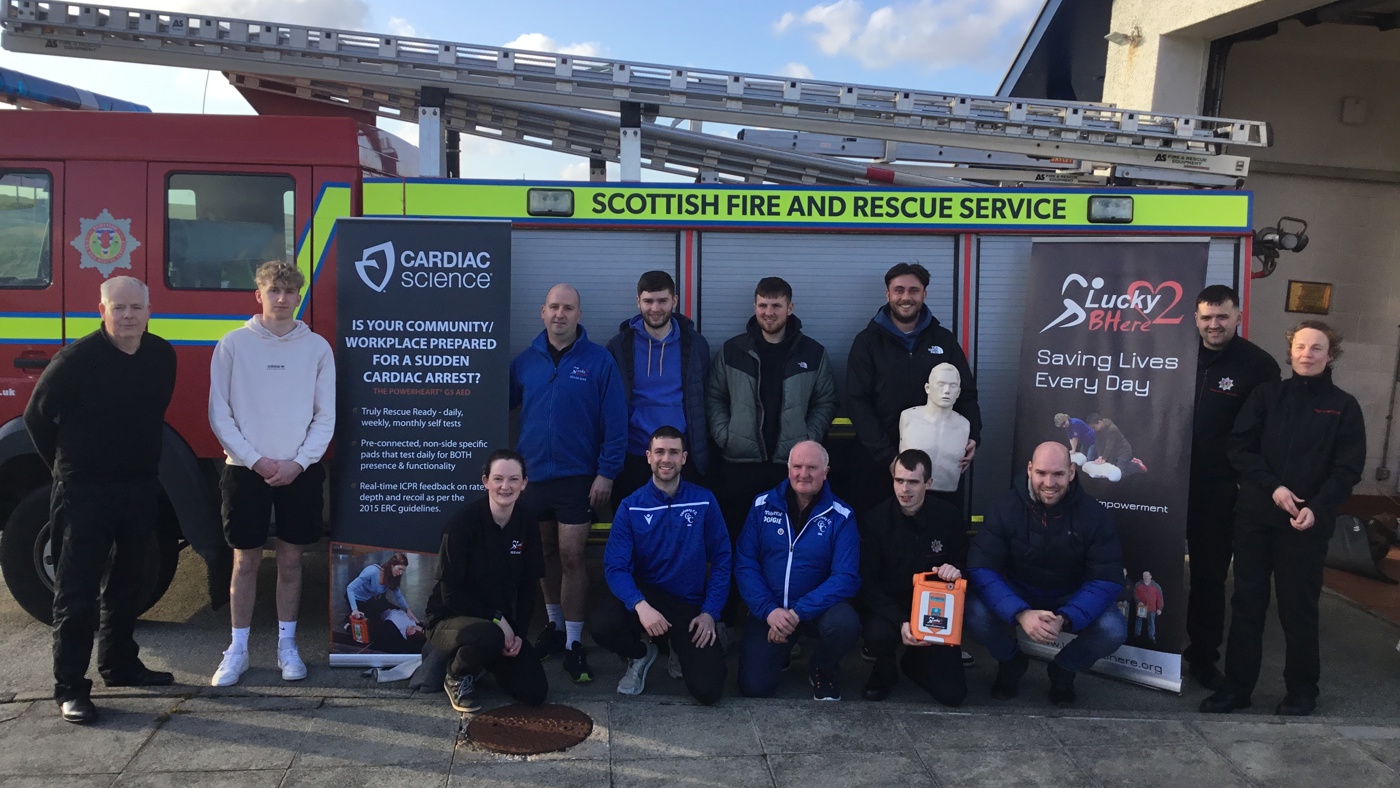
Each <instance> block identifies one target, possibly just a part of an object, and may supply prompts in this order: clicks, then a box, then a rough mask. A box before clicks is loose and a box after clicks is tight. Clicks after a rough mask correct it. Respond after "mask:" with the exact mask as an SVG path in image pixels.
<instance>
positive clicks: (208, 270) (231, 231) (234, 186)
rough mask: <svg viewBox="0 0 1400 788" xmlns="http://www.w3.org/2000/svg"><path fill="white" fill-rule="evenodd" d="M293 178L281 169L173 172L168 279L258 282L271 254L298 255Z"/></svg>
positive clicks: (186, 284)
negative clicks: (262, 172)
mask: <svg viewBox="0 0 1400 788" xmlns="http://www.w3.org/2000/svg"><path fill="white" fill-rule="evenodd" d="M295 187H296V184H295V182H294V181H293V180H292V179H291V178H290V177H288V176H283V175H214V174H208V173H189V174H179V175H171V176H170V178H169V179H168V181H167V184H166V190H165V195H166V200H165V204H166V222H165V228H166V229H165V255H166V263H165V281H166V284H168V285H169V286H170V287H172V288H175V289H181V290H255V289H257V286H256V285H254V284H253V273H254V272H255V271H257V270H258V266H260V265H262V264H263V263H265V262H267V261H269V260H285V261H287V262H294V260H293V258H294V257H295V255H296V223H295V218H296V217H295V215H294V213H295V212H294V210H293V194H294V189H295Z"/></svg>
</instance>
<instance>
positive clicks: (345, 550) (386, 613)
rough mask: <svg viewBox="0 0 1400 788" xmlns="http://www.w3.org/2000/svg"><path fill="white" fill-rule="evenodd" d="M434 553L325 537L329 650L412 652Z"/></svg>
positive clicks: (423, 638) (420, 633)
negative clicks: (328, 571)
mask: <svg viewBox="0 0 1400 788" xmlns="http://www.w3.org/2000/svg"><path fill="white" fill-rule="evenodd" d="M437 560H438V559H437V554H436V553H417V552H412V551H408V550H393V549H388V548H380V547H367V546H365V545H354V544H347V543H345V542H331V604H330V620H331V654H332V659H333V660H334V655H337V654H348V655H357V656H369V655H374V654H392V655H409V656H417V655H418V654H420V653H422V651H423V646H424V645H425V644H426V643H427V633H426V631H425V630H424V626H425V624H426V616H425V615H424V614H423V607H424V606H425V605H426V604H427V602H428V594H429V593H430V592H431V591H432V590H433V583H434V579H435V578H436V577H437Z"/></svg>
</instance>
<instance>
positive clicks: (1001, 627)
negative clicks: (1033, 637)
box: [963, 593, 1128, 673]
mask: <svg viewBox="0 0 1400 788" xmlns="http://www.w3.org/2000/svg"><path fill="white" fill-rule="evenodd" d="M1068 601H1069V597H1068V596H1065V597H1060V598H1057V599H1034V600H1027V602H1028V603H1029V604H1031V605H1032V606H1034V607H1035V608H1036V609H1037V610H1055V609H1057V608H1058V607H1059V606H1060V605H1063V604H1064V603H1065V602H1068ZM963 635H964V636H971V637H972V639H974V640H976V641H977V642H978V643H981V644H982V645H983V646H985V647H986V648H987V651H989V652H991V655H992V659H995V660H996V661H997V662H1006V661H1008V660H1010V659H1011V658H1012V657H1015V656H1016V654H1017V653H1018V652H1019V651H1020V650H1021V645H1020V642H1019V640H1018V638H1019V637H1020V627H1018V626H1016V625H1015V624H1010V623H1007V622H1005V621H1003V620H1001V616H998V615H997V614H996V611H994V610H992V609H991V608H990V607H988V606H987V604H986V603H985V602H983V601H982V599H981V597H979V596H977V594H975V593H974V594H968V595H967V607H965V608H963ZM1074 636H1075V637H1074V640H1071V641H1070V642H1069V643H1068V644H1066V645H1065V647H1064V648H1062V649H1060V651H1059V653H1058V654H1056V655H1055V659H1054V662H1055V664H1057V665H1059V666H1060V667H1062V668H1064V669H1065V670H1067V671H1069V672H1071V673H1079V672H1081V671H1085V670H1088V669H1089V668H1092V667H1093V666H1094V663H1095V662H1098V661H1099V660H1101V659H1103V658H1104V657H1106V656H1108V655H1109V654H1112V653H1113V652H1115V651H1117V650H1118V647H1119V646H1122V645H1123V641H1125V640H1127V639H1128V622H1127V620H1126V619H1124V618H1123V614H1122V613H1119V612H1118V607H1117V606H1116V605H1109V606H1108V609H1107V610H1105V611H1104V612H1102V613H1100V614H1099V617H1098V618H1096V619H1094V620H1093V621H1090V622H1089V624H1088V625H1087V626H1085V627H1084V628H1083V629H1080V630H1077V631H1075V632H1074Z"/></svg>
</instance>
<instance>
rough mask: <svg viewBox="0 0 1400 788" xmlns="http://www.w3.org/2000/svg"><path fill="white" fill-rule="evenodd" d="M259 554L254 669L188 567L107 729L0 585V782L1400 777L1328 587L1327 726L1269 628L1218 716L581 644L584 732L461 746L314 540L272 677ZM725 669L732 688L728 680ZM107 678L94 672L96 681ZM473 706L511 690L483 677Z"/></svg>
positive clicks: (1095, 679)
mask: <svg viewBox="0 0 1400 788" xmlns="http://www.w3.org/2000/svg"><path fill="white" fill-rule="evenodd" d="M271 569H272V567H271V562H270V561H268V562H267V565H266V566H265V571H264V574H263V576H262V577H261V578H260V586H259V594H260V599H259V605H258V612H257V618H256V620H255V623H254V634H253V642H252V650H253V668H252V669H251V670H250V671H249V672H248V673H247V674H246V675H245V677H244V680H243V682H242V683H241V684H240V685H239V686H237V687H232V688H226V689H215V688H211V687H208V686H207V682H208V677H209V675H210V673H211V672H212V671H213V670H214V668H215V666H216V665H217V664H218V661H219V656H220V655H219V652H220V651H221V650H222V649H223V648H224V646H225V645H226V640H227V632H228V629H227V627H228V620H227V616H226V611H224V612H219V613H215V612H213V611H210V610H209V609H208V604H207V602H205V601H204V600H202V599H201V597H200V592H201V590H202V589H203V584H204V569H203V565H202V563H201V562H200V561H199V559H198V558H196V557H194V556H192V555H189V554H188V553H187V554H186V556H185V557H184V560H183V562H182V564H181V568H180V573H179V576H178V577H177V578H176V582H175V585H174V586H173V587H172V590H171V592H170V593H168V594H167V595H166V597H165V599H163V600H162V601H161V603H160V604H158V605H157V606H156V607H155V608H154V609H152V611H151V612H150V613H148V614H147V617H146V618H145V619H143V620H142V622H141V624H140V626H139V627H138V630H137V638H138V640H139V641H140V643H141V644H142V647H143V655H142V656H143V658H144V659H145V660H146V662H147V664H148V665H150V666H151V667H153V668H158V669H163V670H171V671H173V672H174V673H175V675H176V680H177V681H178V682H179V684H177V685H176V686H175V687H172V688H168V689H166V690H162V691H158V692H156V691H140V690H121V691H110V692H104V691H100V690H99V691H98V692H95V700H96V701H97V703H98V706H99V708H100V709H101V711H102V714H103V716H102V719H101V721H100V722H99V723H98V725H96V726H93V727H90V728H82V727H78V726H74V725H69V724H67V723H64V722H63V721H62V720H61V719H59V717H58V715H57V713H56V711H55V706H54V704H53V702H52V700H51V684H50V682H51V677H50V672H49V671H50V662H49V657H48V653H49V652H48V648H49V642H50V640H49V631H48V628H47V627H44V626H42V625H40V624H38V623H37V622H34V621H32V620H31V619H29V618H28V616H26V615H25V614H24V612H23V611H21V610H20V609H19V608H18V606H17V605H16V604H15V603H14V601H13V599H11V598H10V597H9V596H8V593H7V592H5V591H3V590H0V633H3V636H0V785H4V786H6V788H10V787H11V786H16V787H18V786H24V787H26V788H27V787H28V786H48V785H55V786H57V785H63V786H98V785H101V786H109V785H123V786H126V785H142V786H166V785H169V786H177V785H180V786H183V785H216V786H318V785H326V786H335V787H336V788H349V786H358V785H365V786H369V785H374V786H400V785H402V786H418V785H425V786H427V785H433V786H444V785H450V786H471V785H520V786H526V785H539V786H555V785H569V786H572V785H580V786H584V785H642V784H646V785H725V786H731V787H737V786H747V785H764V786H780V785H802V786H804V788H814V787H815V786H825V785H832V786H846V785H859V784H870V785H891V784H908V785H959V786H964V785H966V786H980V785H1016V786H1023V785H1031V786H1042V785H1043V786H1108V785H1131V786H1151V785H1159V784H1160V785H1171V786H1181V785H1192V784H1195V785H1203V786H1212V788H1213V787H1214V786H1226V785H1246V786H1248V785H1257V786H1263V785H1269V786H1304V785H1306V786H1314V785H1327V786H1353V785H1354V786H1383V785H1395V786H1400V653H1397V652H1396V650H1395V644H1396V639H1397V637H1400V631H1398V630H1397V629H1396V627H1395V626H1393V625H1391V624H1389V623H1387V622H1384V621H1382V620H1380V619H1378V618H1376V617H1374V616H1372V615H1370V614H1369V613H1366V612H1364V611H1362V610H1360V609H1358V608H1356V607H1354V606H1353V605H1351V604H1350V603H1348V602H1346V601H1344V600H1342V599H1340V598H1337V597H1335V596H1332V595H1330V594H1329V595H1326V596H1324V598H1323V610H1322V629H1323V638H1324V654H1323V685H1322V697H1321V699H1320V705H1319V708H1318V716H1315V717H1312V718H1308V719H1307V720H1305V721H1285V720H1284V719H1282V718H1278V717H1274V716H1272V715H1271V713H1270V712H1271V711H1272V709H1273V706H1274V704H1275V703H1277V701H1278V699H1279V698H1280V697H1281V696H1282V693H1283V688H1282V679H1281V676H1280V674H1281V671H1282V665H1281V657H1279V656H1278V654H1279V653H1280V652H1281V649H1282V642H1281V640H1282V636H1281V634H1280V633H1279V632H1278V631H1277V627H1276V626H1274V627H1273V628H1272V629H1271V630H1270V632H1269V635H1268V638H1269V639H1268V641H1267V644H1266V645H1267V646H1268V650H1269V653H1270V655H1271V656H1270V658H1268V659H1267V660H1266V663H1265V666H1264V679H1263V680H1262V681H1261V683H1260V687H1259V688H1258V690H1257V691H1256V693H1255V696H1254V697H1255V703H1256V705H1255V707H1254V708H1253V709H1250V710H1248V711H1245V712H1237V713H1236V714H1233V715H1229V716H1223V717H1214V716H1206V715H1201V714H1197V713H1195V712H1194V709H1195V707H1196V705H1197V704H1198V703H1199V702H1200V700H1201V698H1203V697H1205V695H1206V692H1205V691H1204V690H1202V689H1201V688H1199V687H1196V686H1195V685H1194V684H1188V685H1187V687H1186V690H1185V691H1184V693H1183V694H1182V695H1181V696H1177V695H1174V694H1171V693H1165V692H1159V691H1155V690H1150V689H1145V688H1142V687H1137V686H1130V685H1127V684H1123V683H1120V682H1117V681H1113V680H1110V679H1106V678H1102V677H1099V676H1094V675H1086V676H1083V677H1081V678H1080V680H1079V691H1080V703H1079V704H1078V707H1077V708H1075V709H1073V710H1067V711H1060V710H1056V709H1053V708H1051V707H1050V706H1048V705H1047V704H1046V703H1045V700H1044V697H1045V692H1046V690H1047V688H1048V682H1047V680H1046V678H1045V674H1044V669H1043V667H1042V666H1040V665H1033V666H1032V669H1031V672H1030V673H1029V674H1028V675H1027V677H1026V679H1025V680H1024V681H1023V683H1022V693H1021V697H1020V698H1018V699H1017V700H1015V701H1012V702H1008V703H998V702H995V701H993V700H991V699H990V697H989V696H988V693H987V687H988V684H989V683H990V681H991V676H992V673H993V666H992V665H991V663H990V660H989V659H988V658H987V657H986V655H985V654H984V653H983V652H981V651H980V650H979V649H977V648H973V649H972V651H973V653H974V654H975V655H976V656H977V657H978V658H979V659H978V663H977V665H976V666H975V667H973V668H971V669H970V671H969V683H970V685H971V695H970V697H969V698H968V702H967V704H966V705H965V706H964V707H963V708H962V709H959V710H957V711H949V710H944V709H942V708H941V707H938V706H936V705H934V704H933V703H931V702H930V701H928V700H927V698H926V697H923V696H921V695H920V694H919V693H917V691H916V690H914V689H913V688H911V687H910V686H909V685H908V683H907V682H905V683H902V684H901V685H900V686H899V688H897V690H896V692H895V694H894V695H893V696H891V698H890V700H888V701H886V702H884V703H879V704H875V703H868V702H865V701H862V700H860V699H859V690H860V687H861V685H862V684H863V683H864V680H865V676H866V673H867V671H868V666H867V665H866V664H865V663H863V662H861V661H860V660H859V658H858V657H855V656H852V657H850V658H848V659H847V661H846V664H845V666H844V668H845V670H844V674H843V678H844V683H843V687H844V690H845V694H846V700H845V701H844V702H841V703H815V702H813V701H811V700H810V696H809V694H808V691H807V687H806V683H805V681H804V680H803V676H802V672H801V670H800V668H801V667H802V666H801V663H800V662H799V664H798V668H799V670H797V671H794V672H793V673H792V674H791V675H790V676H789V677H788V678H787V679H786V680H785V682H784V685H783V688H782V691H781V693H780V697H779V698H778V699H776V700H767V701H752V700H746V699H742V698H738V697H735V693H731V695H730V697H726V698H725V699H724V700H723V701H721V703H720V704H719V705H717V706H716V707H713V708H703V707H699V706H696V705H694V704H693V703H691V702H690V701H689V698H688V697H687V696H685V694H684V689H683V688H682V686H681V683H680V682H679V681H676V680H673V679H671V678H669V677H668V676H667V675H666V672H665V667H664V664H663V663H662V662H658V663H657V665H656V667H655V668H654V669H653V671H652V673H651V676H650V679H649V682H648V689H647V694H645V695H643V696H641V697H638V698H622V697H620V696H618V695H617V694H616V693H615V692H614V686H615V684H616V681H617V678H618V677H619V676H620V675H621V672H622V665H621V663H620V662H619V661H618V660H616V659H615V658H613V657H612V656H610V655H607V654H605V653H603V652H600V651H597V650H594V651H593V652H592V655H591V659H592V662H593V665H594V668H595V670H596V671H597V672H598V674H599V678H598V680H597V681H595V682H594V683H593V684H591V685H585V686H574V685H571V684H569V683H568V681H567V678H566V677H565V676H564V674H563V671H562V670H561V669H560V668H559V666H558V662H557V661H554V662H551V663H549V677H550V681H551V701H552V702H558V703H565V704H568V705H571V706H575V707H577V708H579V709H582V710H583V711H585V712H587V713H588V714H589V715H591V716H592V718H593V720H594V723H595V728H594V732H593V735H592V736H591V737H590V738H589V740H588V741H586V742H584V743H583V744H581V745H579V746H577V747H575V748H573V749H571V750H568V751H565V752H562V753H556V754H552V755H545V756H538V757H534V758H529V759H521V758H510V757H506V756H499V755H495V754H492V753H489V752H485V751H482V750H479V749H477V748H476V747H475V746H473V745H472V744H471V743H470V742H467V741H461V740H460V737H459V730H460V727H461V724H462V720H461V719H460V717H459V716H458V715H457V714H455V713H454V712H453V711H452V710H451V708H450V707H449V706H448V705H447V703H446V700H445V698H443V696H442V694H441V693H440V692H427V693H413V692H410V691H409V690H407V689H406V688H404V684H403V683H400V684H385V685H379V684H376V683H374V681H373V680H372V679H369V678H366V677H364V676H362V675H361V673H360V671H358V670H353V669H331V668H329V667H326V666H325V665H326V660H325V655H326V646H325V644H326V642H327V639H328V638H327V624H326V615H325V612H324V611H325V610H326V607H327V591H326V590H325V589H327V587H328V570H327V558H326V552H325V551H324V549H318V550H316V551H315V552H312V553H309V554H308V556H307V575H306V586H305V587H306V593H305V594H304V597H305V599H304V603H303V612H302V622H303V623H302V628H301V633H300V637H299V640H300V641H301V644H302V653H303V656H304V657H305V658H306V661H307V663H308V665H309V666H310V668H311V675H310V676H309V677H308V678H307V680H305V681H303V682H298V683H295V684H292V683H286V682H283V681H282V680H281V679H280V677H279V676H278V674H277V671H276V666H275V658H274V655H273V649H274V642H273V639H274V633H273V630H272V627H273V623H272V621H273V618H274V616H273V613H272V609H271V597H272V580H273V578H272V573H271ZM732 668H733V662H732V659H731V680H730V688H731V690H732V688H733V679H732V673H733V670H732ZM99 687H100V683H99ZM483 699H484V700H485V701H486V703H487V706H488V707H489V706H492V705H498V704H500V703H503V702H504V698H502V697H501V695H500V694H499V692H498V691H496V689H495V688H494V687H493V686H492V685H491V683H490V681H489V679H488V681H487V682H486V685H485V687H484V688H483Z"/></svg>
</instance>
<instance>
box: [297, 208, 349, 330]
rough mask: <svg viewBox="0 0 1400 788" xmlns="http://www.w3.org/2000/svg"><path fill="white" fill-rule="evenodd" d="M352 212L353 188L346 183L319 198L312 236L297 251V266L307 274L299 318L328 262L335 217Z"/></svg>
mask: <svg viewBox="0 0 1400 788" xmlns="http://www.w3.org/2000/svg"><path fill="white" fill-rule="evenodd" d="M349 215H350V187H349V186H343V185H335V186H329V185H328V186H325V187H324V188H323V189H322V190H321V196H320V199H318V200H317V201H316V213H315V215H314V216H312V217H311V220H310V222H311V234H310V235H311V237H310V242H309V243H303V244H302V245H301V248H300V249H298V250H297V269H298V270H300V271H301V273H302V276H305V277H306V286H305V287H303V288H302V290H301V306H299V307H298V308H297V317H298V318H301V319H303V320H304V319H305V318H306V306H307V304H308V303H310V298H308V296H309V295H310V294H311V285H312V284H313V283H314V282H315V281H316V275H317V274H318V273H320V271H321V265H322V264H323V263H325V261H326V250H327V249H329V248H330V244H329V241H330V237H331V231H332V230H333V229H334V228H335V220H336V219H339V218H340V217H342V216H349Z"/></svg>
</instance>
